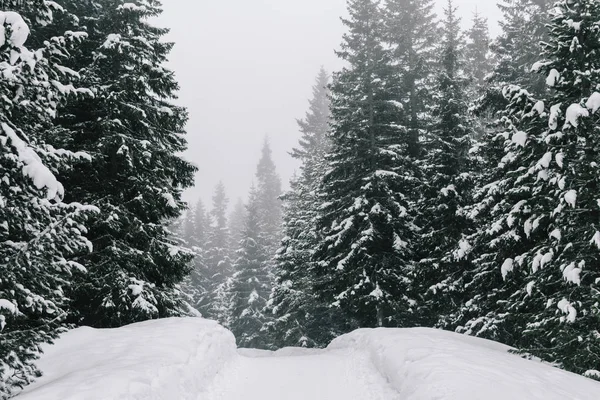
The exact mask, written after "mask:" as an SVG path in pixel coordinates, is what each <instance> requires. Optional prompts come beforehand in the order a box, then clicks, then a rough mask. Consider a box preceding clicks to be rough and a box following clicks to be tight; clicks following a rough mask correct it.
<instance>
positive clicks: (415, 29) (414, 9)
mask: <svg viewBox="0 0 600 400" xmlns="http://www.w3.org/2000/svg"><path fill="white" fill-rule="evenodd" d="M434 6H435V1H434V0H386V1H385V12H384V23H385V32H384V40H385V42H386V43H387V44H388V45H389V46H390V48H391V50H392V60H393V63H394V65H396V66H399V68H396V69H395V74H396V75H397V78H398V79H399V80H400V82H401V86H400V87H399V88H398V89H399V90H398V94H399V98H398V101H399V102H400V104H402V106H403V108H404V113H405V114H406V116H407V117H408V122H407V128H408V130H409V131H408V133H409V136H410V142H409V145H410V152H411V154H412V155H413V156H415V157H416V156H418V155H419V153H420V151H421V150H420V144H419V141H420V138H421V136H422V135H423V134H424V131H425V130H427V129H428V127H429V123H430V121H429V107H428V105H429V101H430V99H431V98H432V92H431V91H432V88H433V83H434V80H433V77H434V75H433V74H434V71H435V66H436V54H435V51H436V47H435V43H437V42H438V41H439V38H438V34H437V23H436V16H435V14H434V12H433V8H434Z"/></svg>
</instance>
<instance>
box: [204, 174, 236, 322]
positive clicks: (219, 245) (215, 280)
mask: <svg viewBox="0 0 600 400" xmlns="http://www.w3.org/2000/svg"><path fill="white" fill-rule="evenodd" d="M212 200H213V204H212V209H211V211H210V218H211V226H210V229H209V235H208V241H207V244H206V267H207V269H208V275H207V277H208V285H209V291H208V293H209V294H208V295H207V296H206V297H205V299H204V301H203V302H202V304H201V305H200V312H201V313H202V315H204V316H205V317H206V318H214V316H215V315H214V314H215V310H216V309H218V308H220V307H222V305H219V304H218V303H219V301H218V300H219V296H217V292H218V291H219V290H220V287H221V285H223V284H224V283H225V282H226V281H227V278H229V277H230V276H231V274H232V268H231V263H232V261H231V259H230V237H229V228H228V224H227V209H228V206H229V199H228V198H227V193H226V192H225V186H224V185H223V182H219V183H218V184H217V186H215V191H214V194H213V198H212Z"/></svg>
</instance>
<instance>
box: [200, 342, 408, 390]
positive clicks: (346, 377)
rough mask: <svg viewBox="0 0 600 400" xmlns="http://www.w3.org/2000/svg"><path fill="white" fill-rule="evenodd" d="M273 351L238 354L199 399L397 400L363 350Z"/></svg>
mask: <svg viewBox="0 0 600 400" xmlns="http://www.w3.org/2000/svg"><path fill="white" fill-rule="evenodd" d="M266 353H267V352H265V354H266ZM258 354H260V353H257V355H258ZM271 354H272V355H270V356H258V357H257V356H243V355H241V356H240V357H238V358H236V359H235V360H233V361H232V362H231V364H230V365H229V366H228V367H227V368H225V370H223V371H222V373H220V374H219V376H218V377H217V378H216V380H215V381H214V382H213V384H212V385H211V387H210V388H209V390H208V393H206V394H203V395H200V397H199V399H198V400H239V399H261V400H282V399H285V400H309V399H310V400H365V399H369V400H399V394H398V392H396V391H395V390H393V388H391V387H390V385H389V384H388V382H386V381H385V379H384V378H383V377H382V376H381V375H380V374H378V373H377V371H376V369H375V368H374V366H373V365H372V363H371V362H370V361H369V359H368V356H367V355H366V353H364V354H363V353H362V352H357V351H354V350H351V349H345V350H325V351H320V352H318V351H317V352H313V353H311V354H299V355H290V356H278V355H277V353H271Z"/></svg>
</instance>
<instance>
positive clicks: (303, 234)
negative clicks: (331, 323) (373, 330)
mask: <svg viewBox="0 0 600 400" xmlns="http://www.w3.org/2000/svg"><path fill="white" fill-rule="evenodd" d="M328 84H329V75H328V74H327V72H326V71H325V70H324V69H321V71H320V72H319V75H318V77H317V79H316V83H315V85H314V87H313V97H312V99H311V100H310V108H309V111H308V112H307V114H306V117H305V118H304V119H302V120H298V125H299V127H300V131H301V133H302V136H301V138H300V141H299V145H298V147H296V148H295V149H294V150H293V151H292V153H291V155H292V157H294V158H295V159H297V160H299V161H300V162H301V163H302V165H301V167H300V174H299V175H297V176H294V177H293V178H292V180H291V182H290V190H289V191H288V192H287V193H286V194H285V195H284V196H283V201H284V218H283V220H284V234H285V236H284V238H283V240H282V246H281V248H280V249H279V251H278V255H277V260H276V268H275V283H274V288H273V292H272V294H271V299H270V304H269V306H270V308H271V309H272V311H273V314H274V315H275V319H274V320H273V322H272V324H271V325H270V326H269V331H270V332H271V335H272V338H273V339H272V340H273V341H274V344H275V346H277V347H284V346H302V347H315V346H325V345H327V344H328V343H329V342H330V341H331V339H333V337H335V336H334V334H333V333H332V332H329V331H328V330H324V329H323V326H327V322H324V321H327V319H328V316H327V310H328V308H326V307H323V306H322V305H321V304H320V303H318V302H315V296H314V293H312V291H311V285H310V282H311V280H312V275H311V271H312V268H311V257H312V253H313V251H314V248H315V247H316V246H317V245H318V243H319V235H318V232H316V231H315V229H313V227H314V223H315V218H316V215H317V211H318V210H317V206H318V199H317V197H316V191H317V189H318V187H319V184H320V182H321V178H322V175H323V169H324V167H325V154H326V151H327V149H328V148H329V139H328V137H327V133H328V131H329V123H330V113H329V90H328Z"/></svg>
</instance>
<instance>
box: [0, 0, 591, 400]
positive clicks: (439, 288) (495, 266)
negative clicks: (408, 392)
mask: <svg viewBox="0 0 600 400" xmlns="http://www.w3.org/2000/svg"><path fill="white" fill-rule="evenodd" d="M434 3H435V1H434V0H348V1H347V11H348V13H347V16H345V17H344V18H343V24H344V26H345V30H346V33H345V34H344V36H343V38H340V40H341V44H340V46H339V47H338V48H337V49H336V50H335V51H336V55H337V56H338V57H339V58H340V59H341V60H342V61H343V62H344V64H343V65H344V67H343V68H341V69H340V70H338V71H326V70H325V69H324V68H323V69H322V70H321V71H319V72H318V71H315V72H318V74H317V76H316V79H315V83H314V87H313V91H312V98H311V99H310V100H309V102H308V108H307V112H306V114H305V115H304V116H299V117H300V118H299V119H298V120H297V125H298V130H299V132H300V133H301V139H300V141H299V143H298V144H297V146H296V147H295V148H294V149H290V155H291V156H292V157H293V158H294V159H296V160H297V161H298V163H299V164H300V165H301V166H300V168H299V169H298V170H297V172H296V174H295V175H294V177H293V178H292V180H291V181H290V182H289V185H285V184H284V183H282V180H281V178H280V176H279V174H278V171H277V167H276V165H275V162H274V161H273V156H272V149H271V147H270V143H269V139H268V138H265V141H264V143H262V150H261V151H260V153H257V155H256V173H255V180H254V182H253V184H252V188H251V190H250V192H249V193H248V194H247V197H246V198H244V199H239V200H236V199H234V200H233V201H232V199H230V198H229V195H228V192H227V188H226V187H225V185H224V184H222V183H221V184H219V185H217V186H216V187H215V188H214V194H213V197H212V203H211V204H205V203H204V202H202V201H201V200H198V201H197V202H190V203H189V204H188V203H186V202H185V201H184V200H183V194H184V192H185V190H187V189H189V188H191V187H192V186H193V185H194V176H195V174H196V169H197V168H196V167H195V166H194V160H187V159H186V158H184V157H183V156H182V153H183V152H184V151H185V150H186V148H187V140H186V122H187V120H188V112H187V110H186V109H185V108H183V107H181V106H179V105H177V104H178V103H177V93H178V90H179V84H178V82H177V80H176V77H175V74H174V73H173V71H171V70H170V69H169V68H168V67H167V66H166V63H167V61H168V59H169V53H170V51H171V49H172V47H173V45H174V44H173V43H169V42H167V41H165V40H164V38H165V35H166V34H167V32H168V30H167V29H163V28H158V27H156V26H155V25H154V24H153V23H152V19H153V18H155V17H157V16H158V15H160V14H161V12H162V5H161V3H160V2H159V1H158V0H60V1H59V0H56V2H54V1H48V0H5V1H2V2H0V21H1V24H0V27H1V28H0V73H1V78H0V94H1V95H0V105H1V107H2V112H0V398H1V399H8V398H10V397H12V396H13V395H16V394H18V393H19V392H20V390H21V389H22V388H24V387H25V386H27V385H28V384H30V383H31V382H32V381H34V380H35V379H36V378H38V377H39V376H40V371H39V370H38V368H37V366H36V360H38V358H39V357H40V354H41V350H42V346H43V345H44V344H46V343H50V342H52V341H53V340H55V339H57V338H58V337H59V336H60V335H61V334H63V333H64V332H66V331H68V330H70V329H72V328H75V327H80V326H90V327H94V328H116V327H121V326H124V325H128V324H131V323H134V322H139V321H145V320H150V319H161V318H168V317H178V316H190V317H200V316H201V317H203V318H207V319H212V320H216V321H218V322H219V323H220V324H221V325H223V326H224V327H226V328H228V329H229V330H230V331H231V332H233V334H234V335H235V337H236V340H237V345H238V346H239V347H244V348H254V349H267V350H274V349H280V348H283V347H287V346H295V347H306V348H323V347H325V346H327V345H328V344H329V343H330V342H331V341H332V340H333V339H335V338H336V337H339V336H340V335H343V334H345V333H348V332H351V331H353V330H355V329H357V328H375V327H388V328H396V327H400V328H407V327H428V328H439V329H443V330H449V331H454V332H458V333H463V334H466V335H472V336H478V337H482V338H486V339H491V340H494V341H497V342H501V343H503V344H506V345H509V346H511V347H513V348H515V349H516V350H515V351H516V352H518V354H520V355H522V356H523V357H525V358H539V359H541V360H544V361H546V362H548V363H550V364H552V365H554V366H556V367H559V368H562V369H565V370H567V371H571V372H574V373H577V374H581V375H585V376H587V377H589V378H594V379H598V380H600V165H599V164H600V113H598V110H599V109H600V2H599V1H597V0H559V1H554V0H502V1H500V4H499V5H498V6H499V8H500V10H501V12H502V18H501V21H500V28H501V32H500V34H499V35H498V36H497V37H492V36H491V35H490V33H489V29H488V21H487V20H486V18H484V17H483V16H482V15H480V14H478V13H474V14H473V18H472V20H471V21H461V19H460V18H459V17H458V14H457V6H456V5H455V4H454V3H453V1H452V0H444V4H445V7H444V12H443V13H441V14H439V15H436V13H435V12H434V9H435V7H434ZM465 22H467V23H465ZM466 25H468V26H469V28H468V29H464V28H463V27H464V26H466ZM333 50H334V49H332V51H333ZM203 134H210V133H203ZM260 145H261V144H257V149H258V148H260ZM204 173H208V172H204ZM210 173H217V174H218V171H217V172H214V171H213V172H210ZM198 180H199V181H200V182H201V181H202V176H201V175H200V176H199V178H198ZM284 187H287V189H285V190H284V189H283V188H284Z"/></svg>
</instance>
